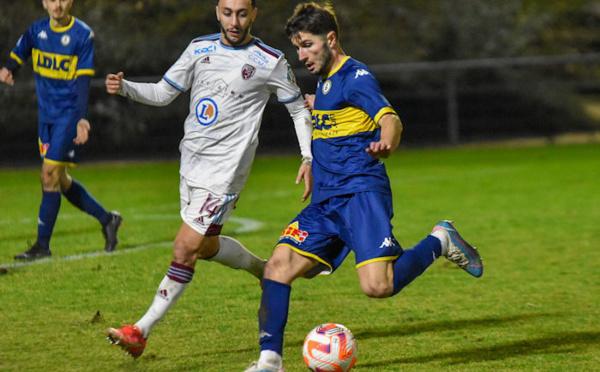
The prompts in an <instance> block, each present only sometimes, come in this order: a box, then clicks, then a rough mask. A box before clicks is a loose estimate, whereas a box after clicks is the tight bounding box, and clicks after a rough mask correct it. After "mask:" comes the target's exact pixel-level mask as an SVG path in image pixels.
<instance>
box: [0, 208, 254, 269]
mask: <svg viewBox="0 0 600 372" xmlns="http://www.w3.org/2000/svg"><path fill="white" fill-rule="evenodd" d="M144 216H145V217H146V218H144ZM175 216H176V217H177V218H180V217H179V215H178V214H177V215H175ZM132 217H133V219H141V220H143V219H171V218H173V215H170V214H165V215H137V216H132ZM138 217H139V218H138ZM23 220H30V219H23ZM23 220H21V222H22V221H23ZM5 221H6V220H5ZM229 221H231V222H235V223H238V224H240V225H241V226H240V227H239V228H237V229H236V230H234V233H237V234H241V233H247V232H252V231H256V230H258V229H260V227H261V226H262V223H261V222H260V221H256V220H253V219H251V218H241V217H230V218H229ZM2 222H4V221H0V224H1V223H2ZM167 244H168V245H172V244H173V241H172V240H170V241H165V242H159V243H151V244H144V245H139V246H137V247H131V248H125V249H117V250H115V251H113V252H111V253H107V252H105V251H96V252H90V253H81V254H76V255H73V256H66V257H59V258H50V257H48V258H42V259H39V260H33V261H24V262H15V263H9V264H0V269H9V268H16V267H22V266H31V265H36V264H42V263H48V262H62V261H77V260H83V259H86V258H91V257H99V256H112V255H119V254H125V253H131V252H137V251H141V250H145V249H150V248H156V247H161V246H163V245H167Z"/></svg>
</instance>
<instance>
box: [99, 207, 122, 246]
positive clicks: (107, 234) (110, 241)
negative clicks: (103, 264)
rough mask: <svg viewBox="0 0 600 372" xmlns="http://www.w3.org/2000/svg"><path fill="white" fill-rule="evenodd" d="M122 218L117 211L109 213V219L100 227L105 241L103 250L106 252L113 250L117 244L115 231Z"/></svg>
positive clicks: (117, 239)
mask: <svg viewBox="0 0 600 372" xmlns="http://www.w3.org/2000/svg"><path fill="white" fill-rule="evenodd" d="M121 221H123V217H121V215H120V214H119V212H117V211H112V212H110V219H109V220H108V222H106V223H105V224H104V225H102V235H104V239H105V240H106V245H105V246H104V250H105V251H106V252H112V251H114V250H115V247H116V246H117V244H119V238H117V230H118V229H119V226H121Z"/></svg>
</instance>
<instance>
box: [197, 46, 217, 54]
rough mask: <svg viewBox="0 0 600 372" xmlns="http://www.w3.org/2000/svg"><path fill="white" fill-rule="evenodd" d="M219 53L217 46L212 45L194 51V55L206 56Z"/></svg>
mask: <svg viewBox="0 0 600 372" xmlns="http://www.w3.org/2000/svg"><path fill="white" fill-rule="evenodd" d="M216 51H217V46H216V45H210V46H207V47H204V48H201V49H196V50H194V54H205V53H212V52H216Z"/></svg>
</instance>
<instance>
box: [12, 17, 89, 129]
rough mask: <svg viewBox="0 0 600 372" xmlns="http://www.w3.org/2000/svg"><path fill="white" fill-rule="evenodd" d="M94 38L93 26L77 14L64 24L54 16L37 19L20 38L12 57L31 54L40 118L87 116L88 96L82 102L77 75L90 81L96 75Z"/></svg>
mask: <svg viewBox="0 0 600 372" xmlns="http://www.w3.org/2000/svg"><path fill="white" fill-rule="evenodd" d="M93 38H94V33H93V32H92V30H91V29H90V27H88V25H86V24H85V23H84V22H82V21H81V20H79V19H77V18H75V17H71V22H70V23H69V25H68V26H65V27H61V28H53V27H52V26H51V25H50V18H45V19H42V20H39V21H37V22H35V23H33V24H32V25H31V27H29V29H28V30H27V32H25V34H23V35H22V36H21V38H20V39H19V41H18V42H17V45H16V46H15V48H14V49H13V50H12V52H11V54H10V57H11V59H12V60H14V62H16V64H18V65H23V64H25V61H27V59H28V58H29V57H31V60H32V64H33V71H34V72H35V79H36V89H37V95H38V106H39V111H40V113H39V115H40V121H44V120H47V121H50V122H53V121H55V119H56V118H64V117H66V116H80V117H85V107H84V106H87V96H86V97H85V98H86V99H85V100H86V102H80V101H81V99H80V96H78V94H79V93H80V92H78V86H77V78H78V77H88V81H89V77H90V76H93V75H94V40H93ZM14 62H13V64H14ZM87 87H89V82H88V86H86V90H87ZM80 89H81V88H80ZM75 112H76V113H77V114H75Z"/></svg>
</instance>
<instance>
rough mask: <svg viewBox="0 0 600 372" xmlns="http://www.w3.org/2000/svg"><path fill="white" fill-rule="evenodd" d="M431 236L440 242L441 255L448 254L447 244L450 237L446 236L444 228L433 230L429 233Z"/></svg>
mask: <svg viewBox="0 0 600 372" xmlns="http://www.w3.org/2000/svg"><path fill="white" fill-rule="evenodd" d="M431 235H432V236H435V237H436V238H438V239H439V240H440V243H442V256H447V255H448V244H450V238H449V237H448V233H447V232H446V231H445V230H444V229H439V230H435V231H433V232H432V233H431Z"/></svg>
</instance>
